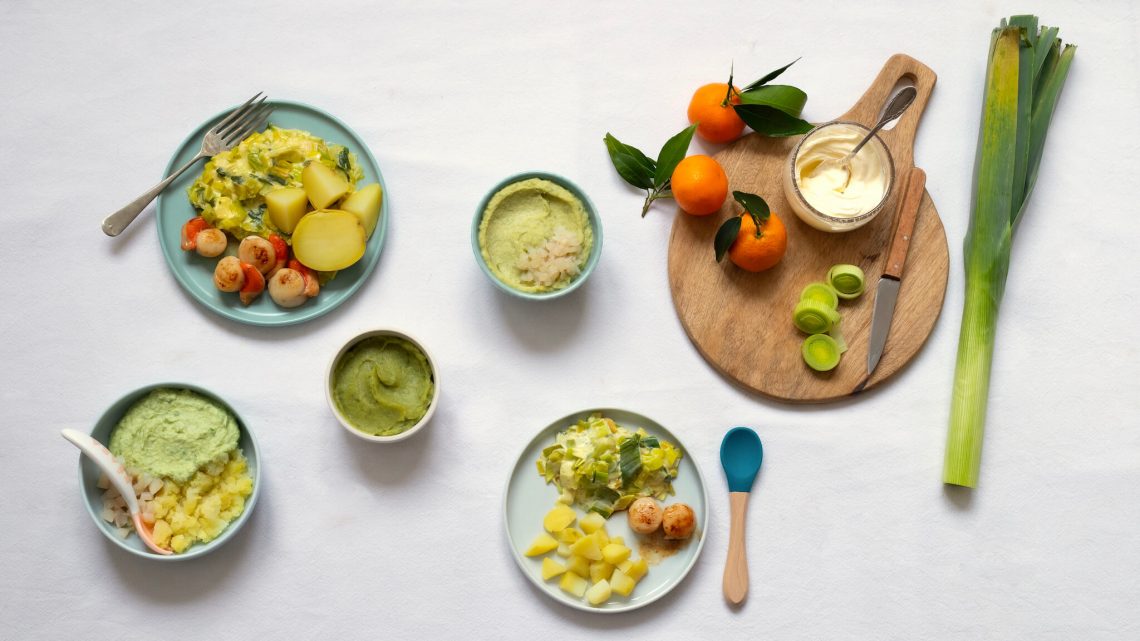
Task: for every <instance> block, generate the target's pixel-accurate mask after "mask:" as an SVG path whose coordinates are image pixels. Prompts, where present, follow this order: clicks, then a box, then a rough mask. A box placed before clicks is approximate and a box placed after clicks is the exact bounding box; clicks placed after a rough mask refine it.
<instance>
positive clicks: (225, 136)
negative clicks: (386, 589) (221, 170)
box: [212, 91, 273, 146]
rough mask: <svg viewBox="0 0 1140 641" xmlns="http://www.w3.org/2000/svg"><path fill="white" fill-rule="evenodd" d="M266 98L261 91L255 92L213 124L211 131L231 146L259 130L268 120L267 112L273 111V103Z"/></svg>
mask: <svg viewBox="0 0 1140 641" xmlns="http://www.w3.org/2000/svg"><path fill="white" fill-rule="evenodd" d="M267 98H268V96H265V95H262V92H260V91H259V92H257V94H256V95H254V96H253V97H252V98H250V99H249V100H246V101H245V103H243V104H242V105H241V106H240V107H238V108H236V109H234V110H233V111H232V112H230V114H229V115H228V116H226V117H225V118H223V119H222V121H221V122H219V123H218V124H217V125H214V128H213V130H212V132H213V133H214V134H215V135H217V136H218V137H219V138H221V139H222V142H223V143H224V144H225V145H226V146H231V145H233V144H234V143H236V142H238V141H239V140H241V139H243V138H245V137H246V136H248V135H249V134H251V133H253V132H255V131H260V130H261V129H262V128H263V127H265V124H266V123H267V122H268V121H269V114H270V113H272V112H273V105H272V104H269V103H266V102H265V101H266V99H267Z"/></svg>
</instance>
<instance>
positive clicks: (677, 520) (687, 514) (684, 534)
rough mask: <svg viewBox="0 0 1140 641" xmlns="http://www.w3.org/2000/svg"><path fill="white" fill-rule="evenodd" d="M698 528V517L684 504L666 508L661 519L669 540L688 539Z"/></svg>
mask: <svg viewBox="0 0 1140 641" xmlns="http://www.w3.org/2000/svg"><path fill="white" fill-rule="evenodd" d="M696 527H697V517H696V515H695V514H693V508H691V507H689V506H688V505H685V504H684V503H674V504H673V505H670V506H667V507H666V508H665V513H664V514H662V517H661V528H662V529H664V530H665V538H667V539H687V538H689V537H690V536H692V535H693V529H695V528H696Z"/></svg>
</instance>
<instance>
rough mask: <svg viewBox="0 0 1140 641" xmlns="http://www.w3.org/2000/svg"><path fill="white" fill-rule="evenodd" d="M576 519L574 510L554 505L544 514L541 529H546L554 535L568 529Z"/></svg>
mask: <svg viewBox="0 0 1140 641" xmlns="http://www.w3.org/2000/svg"><path fill="white" fill-rule="evenodd" d="M576 518H578V514H577V513H575V512H574V508H571V507H567V506H565V505H556V506H554V509H553V510H550V511H549V512H547V513H546V516H545V517H543V519H542V527H544V528H546V531H547V532H550V533H551V534H556V533H558V532H561V531H562V530H565V529H566V528H568V527H570V524H571V523H573V522H574V519H576Z"/></svg>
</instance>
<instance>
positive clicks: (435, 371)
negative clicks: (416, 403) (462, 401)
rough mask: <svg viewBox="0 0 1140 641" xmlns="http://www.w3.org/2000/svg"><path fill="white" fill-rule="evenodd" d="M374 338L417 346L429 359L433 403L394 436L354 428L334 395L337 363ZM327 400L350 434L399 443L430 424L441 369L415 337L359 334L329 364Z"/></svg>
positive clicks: (382, 332) (375, 332)
mask: <svg viewBox="0 0 1140 641" xmlns="http://www.w3.org/2000/svg"><path fill="white" fill-rule="evenodd" d="M374 336H392V337H395V338H402V339H404V340H406V341H408V342H409V343H411V344H412V345H415V346H416V348H418V349H419V350H420V352H422V353H423V355H424V358H426V359H427V362H428V367H429V368H431V378H432V384H433V389H432V395H431V402H430V403H428V408H427V412H425V413H424V415H423V417H422V418H420V420H419V422H418V423H416V424H415V425H413V426H411V427H410V428H408V429H407V430H404V431H403V432H400V433H399V434H394V435H392V436H375V435H373V434H367V433H365V432H362V431H360V430H359V429H357V428H356V427H354V426H353V425H352V423H350V422H349V420H348V419H347V418H345V416H344V414H342V413H341V411H340V408H338V407H337V405H336V398H335V397H334V393H333V373H334V372H335V371H336V366H337V363H339V362H340V359H341V357H342V356H344V353H345V352H347V351H348V350H349V349H351V348H352V346H354V345H356V344H357V343H359V342H360V341H362V340H365V339H367V338H372V337H374ZM325 398H326V399H327V400H328V403H329V409H330V410H332V413H333V416H335V417H336V420H337V421H339V422H340V424H341V426H342V427H344V429H346V430H348V432H349V433H350V434H352V435H353V436H356V437H359V438H362V439H364V440H366V441H372V442H374V443H395V442H397V441H402V440H404V439H407V438H411V436H412V435H413V434H416V433H417V432H419V431H420V430H422V429H423V428H424V426H425V425H427V424H428V421H430V420H431V417H432V415H433V414H435V406H436V405H437V404H438V402H439V368H437V367H436V366H435V361H434V360H432V357H431V353H430V352H428V351H427V349H426V348H425V347H424V344H423V343H421V342H420V341H418V340H416V338H415V337H413V336H409V335H408V334H406V333H404V332H401V331H399V330H395V329H373V330H369V331H366V332H364V333H362V334H357V335H356V336H354V337H352V338H351V339H349V341H348V342H346V343H345V344H344V346H343V347H341V348H340V350H339V351H337V353H336V355H335V356H333V358H332V361H330V362H329V368H328V373H327V375H326V376H325Z"/></svg>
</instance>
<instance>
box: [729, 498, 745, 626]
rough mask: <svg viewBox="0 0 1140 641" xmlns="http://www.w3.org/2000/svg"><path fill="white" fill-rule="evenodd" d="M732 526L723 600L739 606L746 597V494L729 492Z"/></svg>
mask: <svg viewBox="0 0 1140 641" xmlns="http://www.w3.org/2000/svg"><path fill="white" fill-rule="evenodd" d="M728 501H729V506H730V508H731V512H730V514H731V518H732V525H731V528H730V529H729V531H728V558H727V559H725V562H724V598H726V599H728V600H729V601H730V602H731V603H735V604H738V605H739V604H740V603H742V602H743V601H744V597H746V596H748V557H747V555H746V554H745V552H744V517H745V515H746V514H747V512H748V492H730V493H729V495H728Z"/></svg>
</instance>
